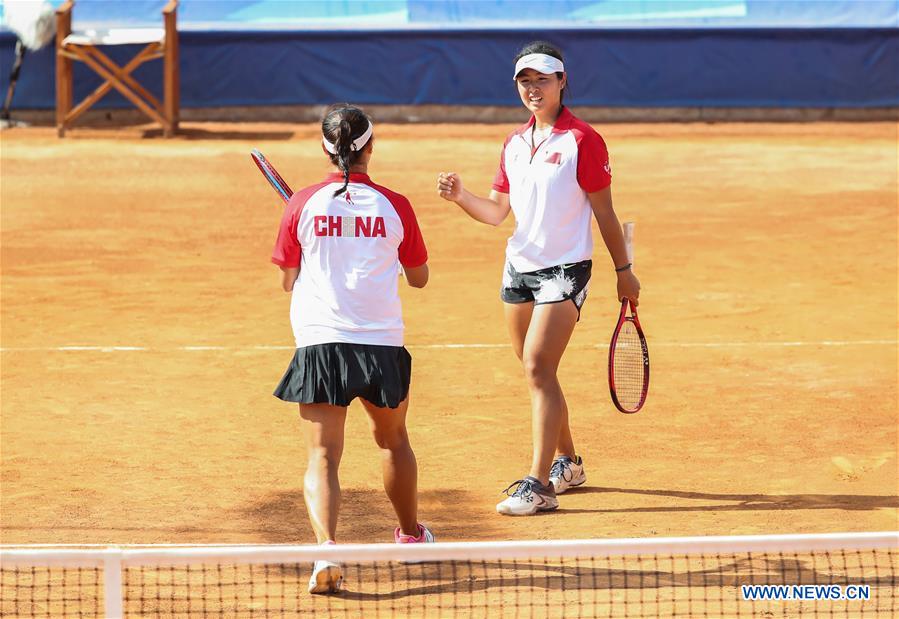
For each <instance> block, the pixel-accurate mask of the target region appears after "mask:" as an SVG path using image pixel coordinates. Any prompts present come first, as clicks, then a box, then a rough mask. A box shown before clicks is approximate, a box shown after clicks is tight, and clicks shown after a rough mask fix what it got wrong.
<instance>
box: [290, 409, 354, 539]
mask: <svg viewBox="0 0 899 619" xmlns="http://www.w3.org/2000/svg"><path fill="white" fill-rule="evenodd" d="M300 417H302V418H303V419H305V420H306V421H308V422H309V424H308V426H307V432H306V436H307V450H308V453H309V465H308V466H307V468H306V476H305V477H304V478H303V482H304V483H303V499H304V500H305V502H306V511H308V512H309V520H310V521H311V522H312V530H313V531H315V538H316V540H318V542H319V543H322V542H326V541H328V540H335V539H336V535H337V515H338V513H339V512H340V481H339V480H338V477H337V468H338V467H339V466H340V457H341V456H342V455H343V426H344V423H345V422H346V407H344V406H332V405H331V404H300Z"/></svg>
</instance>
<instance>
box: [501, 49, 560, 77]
mask: <svg viewBox="0 0 899 619" xmlns="http://www.w3.org/2000/svg"><path fill="white" fill-rule="evenodd" d="M525 69H534V70H535V71H537V72H538V73H545V74H547V75H549V74H550V73H558V72H560V71H564V70H565V65H563V64H562V61H561V60H559V59H558V58H554V57H553V56H548V55H547V54H528V55H527V56H522V57H521V58H519V59H518V62H516V63H515V75H513V76H512V79H513V80H514V79H515V78H517V77H518V74H519V73H521V72H522V71H524V70H525Z"/></svg>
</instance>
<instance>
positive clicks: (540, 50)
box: [515, 41, 568, 104]
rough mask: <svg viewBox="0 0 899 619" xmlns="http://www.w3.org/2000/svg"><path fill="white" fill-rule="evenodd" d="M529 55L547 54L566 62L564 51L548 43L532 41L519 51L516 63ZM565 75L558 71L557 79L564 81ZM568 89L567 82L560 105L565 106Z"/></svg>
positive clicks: (560, 95)
mask: <svg viewBox="0 0 899 619" xmlns="http://www.w3.org/2000/svg"><path fill="white" fill-rule="evenodd" d="M528 54H546V55H547V56H552V57H553V58H558V59H559V60H561V61H562V62H565V59H564V58H562V50H560V49H559V48H558V47H556V46H555V45H553V44H552V43H549V42H547V41H531V42H530V43H528V44H527V45H525V46H524V47H522V48H521V51H519V52H518V55H517V56H515V62H518V61H519V60H521V59H522V58H524V57H525V56H527V55H528ZM563 75H564V73H562V72H561V71H556V77H558V78H559V79H562V76H563ZM516 77H517V76H516ZM567 88H568V83H567V82H566V83H565V88H563V89H562V92H561V93H559V103H562V104H564V101H565V91H566V90H567Z"/></svg>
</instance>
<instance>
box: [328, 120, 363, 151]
mask: <svg viewBox="0 0 899 619" xmlns="http://www.w3.org/2000/svg"><path fill="white" fill-rule="evenodd" d="M374 129H375V128H374V125H372V124H371V121H368V129H366V130H365V133H363V134H362V135H360V136H359V137H358V138H356V139H355V140H353V143H352V144H350V150H362V147H363V146H365V145H366V144H368V139H369V138H370V137H371V132H372V131H374ZM322 144H324V145H325V150H326V151H328V152H329V153H331V154H332V155H336V154H337V145H336V144H333V143H331V142H329V141H328V138H326V137H325V136H322Z"/></svg>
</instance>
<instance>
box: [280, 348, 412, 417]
mask: <svg viewBox="0 0 899 619" xmlns="http://www.w3.org/2000/svg"><path fill="white" fill-rule="evenodd" d="M411 378H412V355H410V354H409V351H407V350H406V349H405V348H404V347H403V346H374V345H371V344H344V343H331V344H316V345H314V346H304V347H303V348H297V350H296V352H295V353H294V355H293V360H292V361H291V362H290V365H289V366H288V368H287V372H285V373H284V377H283V378H282V379H281V382H280V383H278V386H277V387H276V388H275V396H276V397H278V398H281V399H282V400H284V401H285V402H300V403H302V404H325V403H327V404H334V405H335V406H349V404H350V402H352V401H353V400H354V399H355V398H364V399H366V400H368V401H369V402H371V403H372V404H374V405H375V406H380V407H382V408H383V407H387V408H396V407H397V406H399V405H400V402H402V401H403V400H405V399H406V396H407V395H409V382H410V380H411Z"/></svg>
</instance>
